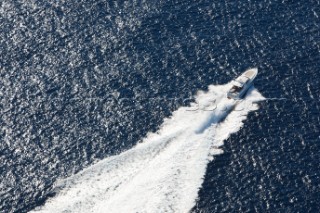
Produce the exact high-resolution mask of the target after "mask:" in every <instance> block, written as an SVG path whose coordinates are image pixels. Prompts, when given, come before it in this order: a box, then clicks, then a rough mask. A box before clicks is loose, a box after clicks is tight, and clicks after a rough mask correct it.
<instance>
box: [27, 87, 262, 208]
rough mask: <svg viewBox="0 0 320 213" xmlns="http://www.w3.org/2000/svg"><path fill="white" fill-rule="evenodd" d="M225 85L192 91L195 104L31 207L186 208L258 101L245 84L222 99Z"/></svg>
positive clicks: (62, 182) (193, 203)
mask: <svg viewBox="0 0 320 213" xmlns="http://www.w3.org/2000/svg"><path fill="white" fill-rule="evenodd" d="M229 88H230V85H229V84H227V85H223V86H210V87H209V91H208V92H206V93H203V92H202V93H199V94H198V95H197V97H196V100H197V104H192V106H190V107H182V108H179V109H178V110H177V111H175V112H174V113H173V115H172V116H171V117H170V118H169V119H167V120H165V122H164V124H163V125H162V126H161V128H160V130H159V132H158V133H156V134H150V135H148V137H146V138H145V139H144V140H143V141H142V143H139V144H138V145H136V146H135V147H134V148H132V149H131V150H128V151H126V152H123V153H122V154H120V155H118V156H113V157H109V158H107V159H105V160H102V161H100V162H99V163H97V164H95V165H93V166H91V167H89V168H87V169H85V170H83V171H82V172H80V173H78V174H76V175H74V176H72V177H70V178H68V179H66V180H63V181H60V183H58V184H57V188H61V190H60V191H59V193H58V194H57V195H56V196H55V197H53V198H52V199H49V200H48V201H47V202H46V204H45V205H44V206H42V207H40V208H38V209H36V210H33V211H32V212H77V213H78V212H85V213H87V212H108V213H112V212H117V213H118V212H120V213H122V212H124V213H126V212H139V213H141V212H146V213H149V212H150V213H155V212H188V211H189V210H190V209H191V208H192V207H193V206H194V205H195V201H196V198H197V194H198V190H199V188H200V187H201V184H202V182H203V177H204V175H205V171H206V166H207V164H208V162H209V161H210V160H212V158H213V156H214V155H217V154H220V153H222V150H221V149H220V148H219V147H220V146H221V145H222V144H223V141H224V140H225V139H226V138H228V137H229V135H230V134H231V133H233V132H236V131H238V130H239V129H240V128H241V126H242V125H243V123H242V121H243V120H244V119H245V118H246V116H247V114H248V113H249V112H250V111H252V110H256V109H257V105H256V104H255V102H256V101H260V100H263V97H262V96H261V95H260V93H259V92H258V91H257V90H255V89H251V90H250V91H249V92H248V95H247V97H246V99H245V100H244V101H242V102H238V103H236V102H235V101H232V100H228V99H227V98H225V96H226V95H225V94H226V92H227V90H228V89H229ZM214 100H215V101H214ZM232 108H234V110H233V111H231V112H230V109H232Z"/></svg>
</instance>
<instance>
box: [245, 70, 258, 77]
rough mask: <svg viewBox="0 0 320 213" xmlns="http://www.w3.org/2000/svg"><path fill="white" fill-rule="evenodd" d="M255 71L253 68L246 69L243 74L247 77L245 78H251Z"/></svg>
mask: <svg viewBox="0 0 320 213" xmlns="http://www.w3.org/2000/svg"><path fill="white" fill-rule="evenodd" d="M255 74H256V72H255V71H254V70H248V71H247V72H246V73H245V74H244V75H245V76H246V77H247V78H250V79H251V78H253V77H254V76H255Z"/></svg>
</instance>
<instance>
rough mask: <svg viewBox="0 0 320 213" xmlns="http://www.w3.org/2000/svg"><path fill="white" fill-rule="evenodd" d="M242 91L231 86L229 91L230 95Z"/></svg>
mask: <svg viewBox="0 0 320 213" xmlns="http://www.w3.org/2000/svg"><path fill="white" fill-rule="evenodd" d="M241 89H242V87H238V86H233V87H232V88H231V89H230V92H232V93H238V92H240V91H241Z"/></svg>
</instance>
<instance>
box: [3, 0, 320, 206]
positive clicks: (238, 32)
mask: <svg viewBox="0 0 320 213" xmlns="http://www.w3.org/2000/svg"><path fill="white" fill-rule="evenodd" d="M319 15H320V2H319V1H310V2H308V1H306V2H299V1H290V0H287V1H285V0H284V1H267V0H266V1H233V0H231V1H226V0H224V1H221V0H218V1H209V0H197V1H195V0H194V1H193V0H184V1H182V0H181V1H180V0H179V1H95V0H81V1H77V2H70V1H69V2H68V1H54V0H50V1H46V2H39V1H34V0H31V1H26V0H20V1H18V0H3V1H1V3H0V29H1V30H0V113H1V114H0V115H1V117H0V124H1V128H0V141H1V143H0V159H1V161H0V162H1V170H0V177H1V180H0V211H1V212H27V211H29V210H32V209H34V208H35V207H37V206H40V205H42V204H43V203H44V202H45V201H46V200H47V199H48V198H49V197H52V196H54V192H53V184H54V182H55V181H56V180H57V179H58V178H64V177H67V176H70V175H72V174H74V173H77V172H79V171H80V170H82V169H83V168H85V167H87V166H89V165H91V164H93V163H94V162H96V161H99V160H100V159H103V158H106V157H107V156H110V155H115V154H118V153H121V152H123V151H124V150H128V149H130V148H131V147H133V146H134V145H135V144H136V143H137V142H138V141H139V140H141V139H142V138H144V137H145V136H146V134H147V133H148V132H154V131H156V130H157V129H158V128H159V126H160V125H161V123H162V122H163V119H164V118H167V117H168V116H170V115H171V113H172V112H173V111H174V110H175V109H177V108H178V107H180V106H183V105H187V104H188V103H186V102H184V101H181V100H183V99H184V98H190V97H191V98H192V97H193V95H194V94H195V93H196V92H197V91H198V90H206V89H207V87H208V85H210V84H224V83H226V82H228V81H230V80H231V79H233V78H234V77H235V76H237V75H238V74H240V73H241V72H243V71H244V70H245V69H247V68H248V67H258V68H259V76H258V78H257V80H256V82H255V87H256V88H258V89H259V91H260V92H261V93H263V95H264V96H265V97H267V98H269V99H268V100H266V101H264V102H262V103H260V109H259V110H258V111H255V112H254V113H252V114H249V117H248V119H247V120H246V122H245V126H244V127H243V128H242V129H241V130H240V131H239V132H237V133H235V134H233V135H231V136H230V137H229V139H228V140H227V141H226V142H225V145H224V151H225V152H224V154H222V155H220V156H218V157H216V158H215V160H214V161H212V162H211V163H210V164H209V165H208V169H207V173H206V176H205V180H204V183H203V187H202V188H201V189H200V191H199V197H198V200H197V203H196V206H195V207H194V208H193V210H192V211H193V212H284V211H285V212H305V211H306V212H318V211H319V210H320V209H319V205H318V203H319V201H320V193H319V188H320V174H319V173H320V172H319V171H320V168H319V167H320V166H319V165H320V164H319V163H320V162H319V159H320V154H319V150H320V144H319V141H320V134H319V121H320V115H319V106H320V103H319V91H320V87H319V85H320V82H319V81H320V80H319V79H320V78H319V77H320V76H319V75H320V72H319V63H320V62H319V61H320V60H319V59H320V52H319V51H320V43H319V42H320V37H319V36H320V25H319ZM123 98H127V99H125V100H126V101H118V100H120V99H122V100H124V99H123ZM173 98H176V100H178V101H173Z"/></svg>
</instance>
